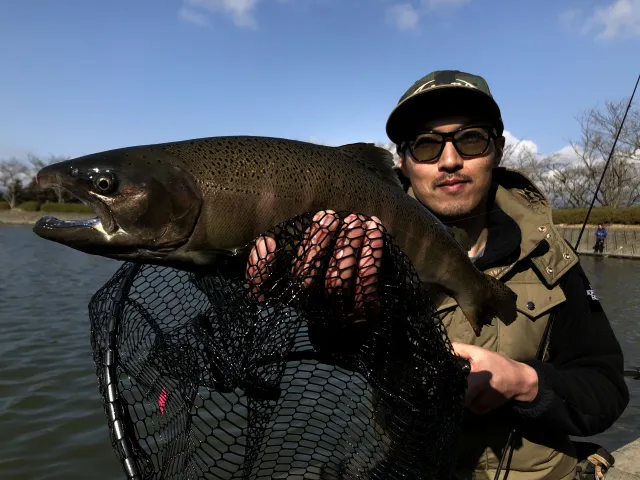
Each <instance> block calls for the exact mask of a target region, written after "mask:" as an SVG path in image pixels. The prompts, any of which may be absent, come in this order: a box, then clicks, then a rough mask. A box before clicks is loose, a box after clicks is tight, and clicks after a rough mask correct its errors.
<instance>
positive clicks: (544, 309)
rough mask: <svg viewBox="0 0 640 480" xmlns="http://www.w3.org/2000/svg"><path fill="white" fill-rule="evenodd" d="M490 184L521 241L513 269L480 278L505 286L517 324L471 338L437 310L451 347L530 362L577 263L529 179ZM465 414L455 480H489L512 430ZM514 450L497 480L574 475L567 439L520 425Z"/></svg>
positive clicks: (511, 175) (502, 173)
mask: <svg viewBox="0 0 640 480" xmlns="http://www.w3.org/2000/svg"><path fill="white" fill-rule="evenodd" d="M493 180H494V182H496V183H497V184H498V188H497V190H496V197H495V204H496V205H497V206H498V207H500V209H502V210H503V211H504V212H505V213H506V214H507V215H509V216H510V217H511V218H512V219H513V220H514V221H515V222H516V223H517V224H518V226H519V227H520V230H521V232H522V240H521V244H520V256H519V258H518V259H517V260H516V261H515V262H514V263H512V264H510V265H508V266H505V267H499V268H489V269H488V270H486V273H488V274H489V275H492V276H494V277H496V278H499V279H501V280H503V281H504V282H505V283H506V284H507V285H508V286H509V287H510V288H511V289H512V290H513V291H514V292H515V293H516V294H517V295H518V300H517V307H518V315H517V318H516V320H515V321H514V322H513V323H512V324H510V325H508V326H507V325H505V324H504V323H502V322H501V321H499V320H498V319H496V318H494V319H493V321H492V322H491V324H490V325H485V326H484V327H483V329H482V333H481V335H480V336H479V337H476V336H475V334H474V333H473V331H472V330H471V327H470V325H469V322H468V321H467V320H466V318H465V317H464V315H463V314H462V312H461V311H460V309H459V308H458V306H457V304H456V303H455V302H454V301H453V300H452V299H450V298H446V299H445V300H444V301H443V302H442V303H441V304H440V305H439V307H438V309H437V312H438V314H439V316H440V318H442V320H443V322H444V325H445V327H446V329H447V334H448V336H449V338H450V339H451V341H455V342H462V343H466V344H470V345H478V346H481V347H484V348H487V349H489V350H492V351H495V352H499V353H502V354H504V355H506V356H508V357H510V358H512V359H514V360H517V361H527V360H533V359H535V356H536V352H537V350H538V346H539V344H540V342H541V339H542V336H543V332H544V330H545V327H546V325H547V322H548V319H549V314H550V311H551V309H552V308H553V307H555V306H557V305H559V304H561V303H562V302H564V301H565V296H564V293H563V292H562V289H561V288H560V286H559V285H558V281H559V280H560V278H561V277H562V276H563V275H564V274H565V273H566V272H567V271H568V270H569V269H570V268H571V267H572V266H574V265H575V264H576V263H577V262H578V260H577V258H576V255H575V254H574V252H573V251H572V250H571V249H570V247H569V246H568V245H567V244H566V243H565V242H564V240H563V238H562V235H561V234H560V233H559V232H558V231H557V230H556V228H555V227H554V226H553V223H552V219H551V208H550V206H549V203H548V201H547V199H546V198H545V196H544V195H543V194H542V193H541V192H540V191H539V190H538V189H537V188H536V187H535V186H534V185H533V183H532V182H531V181H530V180H529V179H527V178H526V177H525V176H524V175H522V174H520V173H518V172H514V171H511V170H508V169H505V168H496V169H495V170H494V175H493ZM409 194H410V195H412V192H411V191H410V192H409ZM552 334H553V333H551V335H552ZM465 416H466V417H468V418H466V421H465V422H464V425H463V429H462V434H461V439H460V441H461V448H460V452H459V461H458V468H457V471H456V477H455V478H457V479H483V480H484V479H487V480H488V479H491V480H493V478H494V476H495V473H496V468H497V466H498V462H499V460H500V457H501V455H502V451H503V449H504V446H505V444H506V442H507V436H508V434H509V430H510V429H511V428H512V425H511V424H510V423H508V422H507V421H505V420H504V419H501V418H500V417H499V415H494V414H491V413H489V414H487V415H473V414H471V413H470V412H467V413H465ZM514 447H515V448H514V449H513V452H512V455H511V456H510V458H509V457H508V458H507V459H505V462H504V464H503V470H502V474H501V476H500V478H508V479H510V480H534V479H542V478H544V479H550V480H553V479H572V478H573V476H574V474H575V466H576V459H575V450H574V448H573V444H572V443H571V441H570V440H569V437H568V436H567V435H563V434H559V433H547V432H545V431H541V430H539V429H537V430H536V429H535V428H530V430H525V429H524V428H522V427H519V428H518V429H517V435H516V438H515V442H514ZM507 466H508V470H509V471H508V475H507V476H506V477H505V469H506V467H507Z"/></svg>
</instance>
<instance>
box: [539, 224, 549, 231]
mask: <svg viewBox="0 0 640 480" xmlns="http://www.w3.org/2000/svg"><path fill="white" fill-rule="evenodd" d="M538 231H539V232H546V231H547V227H545V226H544V225H540V226H539V227H538Z"/></svg>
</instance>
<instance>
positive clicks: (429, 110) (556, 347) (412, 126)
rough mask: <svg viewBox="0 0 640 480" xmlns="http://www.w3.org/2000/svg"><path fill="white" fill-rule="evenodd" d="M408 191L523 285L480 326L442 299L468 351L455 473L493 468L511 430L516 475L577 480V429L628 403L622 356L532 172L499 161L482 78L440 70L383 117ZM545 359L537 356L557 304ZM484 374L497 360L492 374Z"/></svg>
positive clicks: (457, 341) (481, 259)
mask: <svg viewBox="0 0 640 480" xmlns="http://www.w3.org/2000/svg"><path fill="white" fill-rule="evenodd" d="M387 133H388V135H389V138H390V139H391V140H392V141H393V142H394V143H395V144H396V145H398V153H399V155H400V170H401V172H402V174H403V175H404V176H405V177H406V178H407V179H408V180H409V182H410V188H409V192H408V193H409V194H410V195H412V196H413V197H414V198H416V199H417V200H419V201H420V202H421V203H423V204H424V205H425V206H427V207H428V208H429V209H430V210H431V211H432V212H433V213H434V214H435V215H436V216H438V217H439V218H440V219H441V220H442V221H443V222H444V223H445V224H451V225H456V226H458V227H462V228H463V229H464V230H465V231H466V232H467V234H468V235H469V236H470V238H471V239H472V243H473V246H472V247H471V249H470V250H469V256H470V257H471V258H472V259H473V260H474V262H475V264H476V267H477V268H478V269H480V270H483V271H485V272H487V273H490V274H491V275H494V276H496V277H497V278H500V279H501V280H502V281H504V282H505V283H506V284H507V285H508V286H509V287H510V288H511V289H512V290H513V291H514V292H516V293H517V294H518V318H517V320H516V321H515V322H514V323H513V324H511V325H508V326H507V325H504V324H501V323H500V322H499V321H497V320H494V322H493V323H492V325H490V326H486V327H485V328H484V329H483V332H482V334H481V336H480V337H478V338H476V337H475V336H474V335H473V334H472V332H471V331H470V330H469V328H468V326H467V325H466V324H465V321H464V318H463V316H462V315H461V313H460V310H459V308H458V307H457V306H456V305H455V303H454V302H452V301H451V300H449V301H445V302H444V303H443V304H442V305H440V306H439V309H438V312H439V313H440V314H441V316H442V318H443V321H444V323H445V326H446V328H447V333H448V335H449V337H450V338H451V340H452V342H454V349H455V351H456V353H457V354H458V355H459V356H461V357H463V358H466V359H467V360H469V361H470V364H471V371H472V373H471V374H470V376H469V385H468V390H467V395H466V407H467V409H468V415H467V418H466V421H465V425H464V430H463V433H462V452H461V458H460V462H459V468H458V469H457V472H456V474H457V477H458V478H493V476H494V474H495V471H496V468H497V465H498V462H499V459H500V456H501V455H502V453H503V449H504V446H505V444H506V441H507V437H508V433H509V430H510V429H511V428H513V427H514V426H515V427H516V432H517V437H516V441H515V442H514V449H513V453H512V455H511V458H509V461H508V462H505V465H508V470H509V478H510V479H513V480H517V479H534V478H549V479H571V478H573V477H574V475H575V467H576V458H575V457H576V455H575V450H574V447H573V444H572V443H571V442H570V440H569V437H568V436H569V435H575V436H589V435H594V434H597V433H600V432H602V431H604V430H606V429H607V428H609V427H610V426H611V425H612V424H613V423H614V422H615V421H616V420H617V419H618V417H619V416H620V415H621V413H622V412H623V410H624V408H625V407H626V405H627V403H628V401H629V394H628V390H627V387H626V384H625V381H624V377H623V356H622V352H621V349H620V345H619V343H618V341H617V340H616V338H615V335H614V334H613V331H612V329H611V327H610V325H609V322H608V320H607V317H606V315H605V313H604V312H603V310H602V307H601V306H600V303H599V301H598V300H597V299H594V298H592V297H591V296H589V295H588V294H587V291H588V290H591V287H590V285H589V281H588V279H587V278H586V276H585V274H584V272H583V270H582V268H581V267H580V264H579V261H578V258H577V257H576V255H575V254H574V252H573V251H571V250H570V249H569V248H568V246H567V244H566V242H565V241H564V240H563V238H562V236H561V235H560V233H559V232H558V231H557V230H556V228H555V227H554V225H553V223H552V220H551V207H550V205H549V202H548V200H547V199H546V198H545V196H544V195H543V194H542V192H540V190H539V189H538V188H537V187H536V186H535V185H533V183H532V182H531V181H530V180H529V179H527V178H526V177H525V176H523V175H521V174H519V173H517V172H515V171H511V170H508V169H505V168H502V167H500V166H499V165H500V161H501V159H502V153H503V149H504V144H505V138H504V136H503V123H502V118H501V113H500V109H499V107H498V105H497V103H496V102H495V101H494V99H493V97H492V95H491V93H490V90H489V87H488V85H487V83H486V81H485V80H484V79H483V78H481V77H478V76H476V75H470V74H466V73H462V72H458V71H444V72H433V73H431V74H429V75H427V76H425V77H423V78H422V79H420V80H418V81H417V82H416V83H415V84H414V85H413V86H412V87H411V88H410V89H409V90H408V91H407V92H406V93H405V94H404V95H403V97H402V98H401V99H400V102H399V103H398V105H397V106H396V108H395V109H394V111H393V112H392V113H391V115H390V117H389V119H388V122H387ZM552 312H553V313H554V314H555V320H554V324H553V328H552V330H551V332H550V335H549V337H548V343H546V347H547V348H546V350H545V352H546V353H545V356H544V360H545V361H544V362H543V361H541V360H538V359H536V353H537V350H538V347H539V345H540V343H541V341H542V337H543V332H544V330H545V327H546V325H547V322H548V320H549V316H550V314H551V313H552ZM480 372H489V373H490V379H489V380H487V375H482V374H480Z"/></svg>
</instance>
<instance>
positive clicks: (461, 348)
mask: <svg viewBox="0 0 640 480" xmlns="http://www.w3.org/2000/svg"><path fill="white" fill-rule="evenodd" d="M451 346H452V347H453V353H454V355H456V356H458V357H461V358H464V359H466V360H471V357H472V350H473V346H472V345H467V344H466V343H459V342H451Z"/></svg>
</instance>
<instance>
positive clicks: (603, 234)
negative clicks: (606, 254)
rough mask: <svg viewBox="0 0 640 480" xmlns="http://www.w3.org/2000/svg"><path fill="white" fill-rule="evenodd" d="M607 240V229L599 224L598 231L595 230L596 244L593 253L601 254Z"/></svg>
mask: <svg viewBox="0 0 640 480" xmlns="http://www.w3.org/2000/svg"><path fill="white" fill-rule="evenodd" d="M605 238H607V229H606V228H604V226H603V225H602V224H601V223H599V224H598V229H597V230H596V244H595V245H594V246H593V251H594V252H595V253H602V251H603V250H604V240H605Z"/></svg>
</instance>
